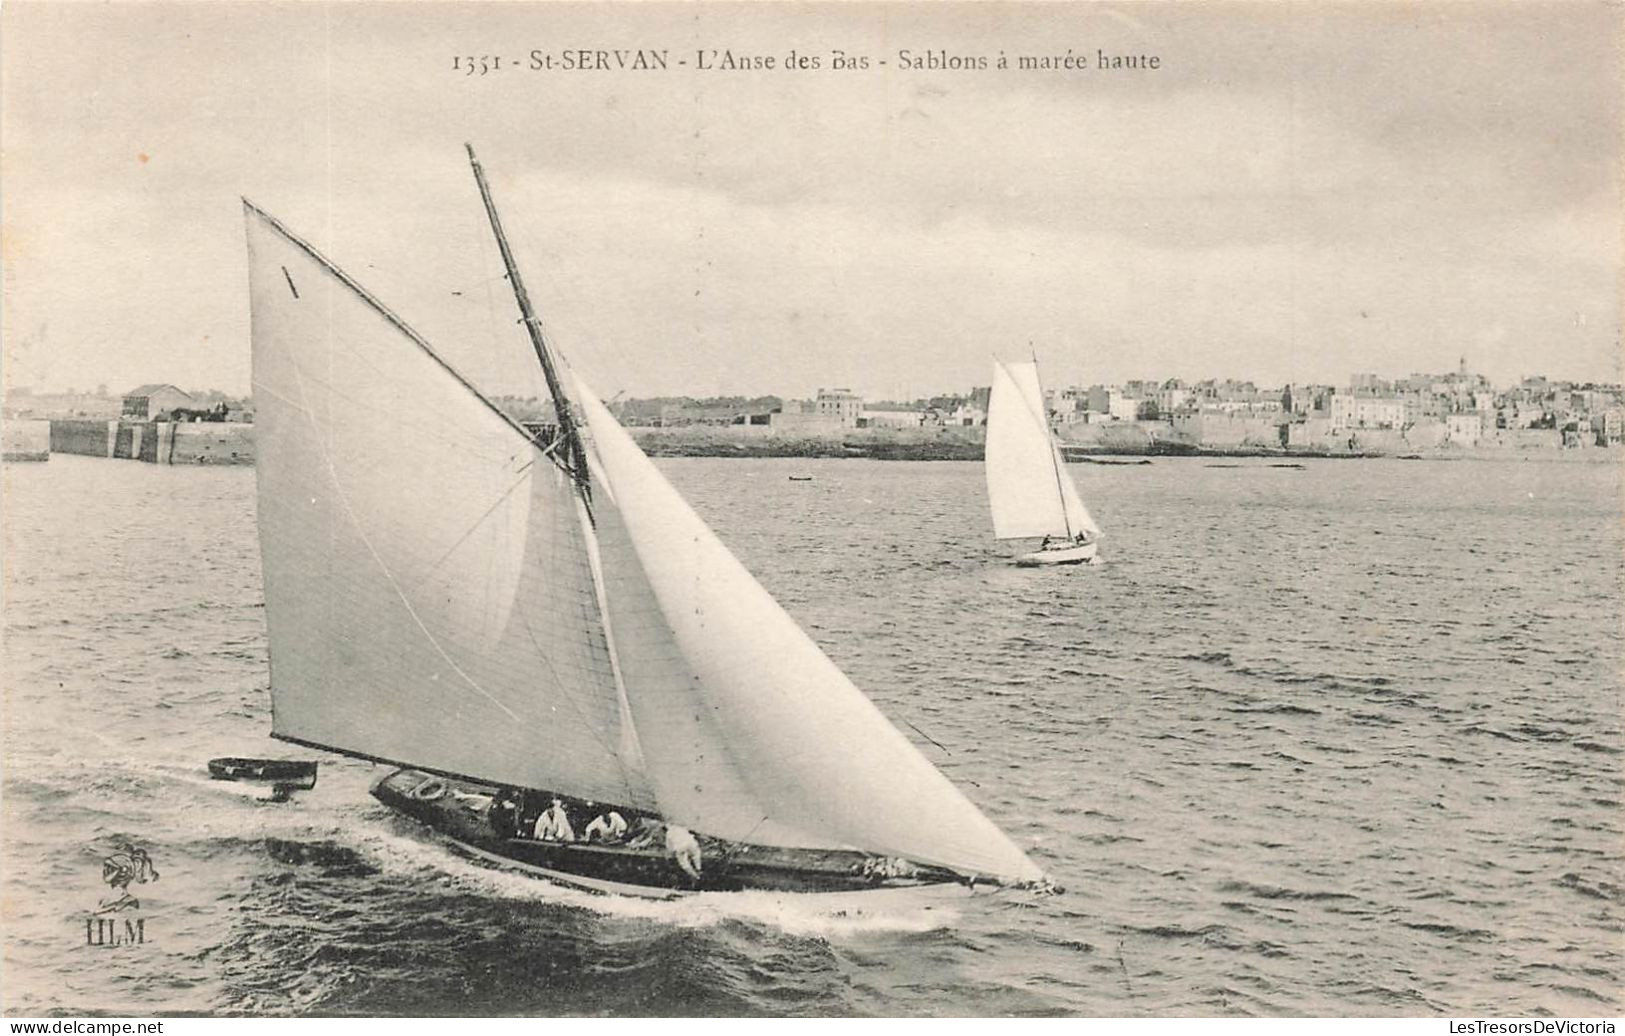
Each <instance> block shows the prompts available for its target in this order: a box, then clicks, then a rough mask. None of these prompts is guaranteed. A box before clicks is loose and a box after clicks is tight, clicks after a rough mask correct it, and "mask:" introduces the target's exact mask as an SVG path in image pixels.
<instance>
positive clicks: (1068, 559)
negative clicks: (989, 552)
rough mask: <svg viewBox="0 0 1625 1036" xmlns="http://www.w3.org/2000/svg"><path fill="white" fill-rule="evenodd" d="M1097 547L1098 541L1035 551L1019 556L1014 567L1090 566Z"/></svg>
mask: <svg viewBox="0 0 1625 1036" xmlns="http://www.w3.org/2000/svg"><path fill="white" fill-rule="evenodd" d="M1099 546H1100V544H1099V542H1098V541H1091V542H1089V543H1083V544H1076V545H1072V546H1065V547H1051V548H1049V549H1047V550H1035V551H1033V552H1032V553H1030V554H1022V555H1019V556H1018V557H1017V558H1016V565H1017V566H1018V567H1020V568H1038V567H1039V566H1041V565H1087V564H1092V563H1093V562H1094V560H1095V551H1096V549H1097V548H1098V547H1099Z"/></svg>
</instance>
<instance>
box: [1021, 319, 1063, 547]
mask: <svg viewBox="0 0 1625 1036" xmlns="http://www.w3.org/2000/svg"><path fill="white" fill-rule="evenodd" d="M1027 347H1028V348H1029V349H1031V348H1032V343H1031V342H1029V343H1027ZM1032 352H1033V372H1034V374H1035V375H1036V374H1037V371H1038V350H1037V349H1033V351H1032ZM1038 420H1039V421H1040V422H1041V423H1042V424H1043V426H1044V437H1045V438H1046V439H1048V440H1049V464H1050V467H1051V468H1052V469H1054V471H1055V496H1056V498H1057V499H1058V500H1060V501H1061V526H1062V527H1063V528H1065V529H1066V537H1067V539H1071V538H1072V517H1071V515H1069V514H1067V513H1066V489H1065V488H1063V487H1062V485H1061V450H1060V448H1059V447H1058V446H1056V445H1055V433H1054V432H1053V431H1052V430H1051V429H1050V426H1049V409H1048V408H1047V407H1045V406H1044V383H1043V381H1039V382H1038Z"/></svg>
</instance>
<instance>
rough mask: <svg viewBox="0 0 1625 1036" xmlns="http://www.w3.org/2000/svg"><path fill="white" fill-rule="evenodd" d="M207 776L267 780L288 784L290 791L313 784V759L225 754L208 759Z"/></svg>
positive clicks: (313, 785) (238, 779) (302, 789)
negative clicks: (249, 757) (247, 757)
mask: <svg viewBox="0 0 1625 1036" xmlns="http://www.w3.org/2000/svg"><path fill="white" fill-rule="evenodd" d="M209 776H210V777H213V778H214V779H215V780H217V781H269V782H271V783H273V784H276V785H278V786H281V785H288V786H289V787H288V789H287V790H289V791H308V790H309V789H311V788H314V787H315V786H316V763H315V761H314V760H310V759H241V758H238V757H236V756H225V757H223V758H220V759H210V760H209Z"/></svg>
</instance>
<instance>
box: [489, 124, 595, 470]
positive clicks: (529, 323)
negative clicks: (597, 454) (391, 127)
mask: <svg viewBox="0 0 1625 1036" xmlns="http://www.w3.org/2000/svg"><path fill="white" fill-rule="evenodd" d="M463 147H465V148H467V149H468V161H469V164H470V165H472V166H473V167H474V180H475V182H476V183H478V184H479V185H480V198H481V199H482V200H483V201H484V202H485V214H486V216H487V217H489V219H490V220H491V232H492V233H493V234H495V235H496V239H497V249H498V250H499V251H501V252H502V265H503V266H504V267H506V268H507V271H508V283H509V284H510V285H512V286H513V295H514V299H515V300H516V301H517V302H518V303H519V316H520V318H521V321H522V322H523V323H524V325H525V333H526V334H528V335H530V344H531V345H532V346H533V347H534V348H535V349H536V358H537V359H538V360H540V361H541V364H542V375H543V376H544V377H546V379H547V391H548V392H549V394H551V395H552V397H553V412H554V413H555V414H556V415H557V419H558V422H559V437H560V438H561V439H563V440H564V442H565V444H566V449H567V450H568V451H569V452H568V455H567V460H566V461H565V466H566V467H567V468H568V469H569V471H570V476H571V477H572V478H573V479H575V483H576V487H577V488H578V489H579V490H580V492H581V495H582V497H583V499H586V500H588V501H591V499H592V486H591V484H590V483H589V482H588V479H587V454H586V451H585V450H584V449H583V448H582V445H581V435H580V434H579V433H578V432H577V430H576V423H575V417H574V416H573V415H572V414H571V412H570V397H569V396H568V395H567V394H566V393H565V391H564V385H563V384H562V383H561V382H560V381H559V372H558V368H557V367H556V366H555V365H554V363H553V354H552V353H551V352H549V351H548V348H547V341H546V340H545V339H544V338H543V337H542V322H541V319H540V318H539V317H537V316H536V311H535V309H534V308H533V307H532V306H531V304H530V295H529V294H528V293H527V292H526V291H525V282H524V281H523V280H521V279H520V277H519V268H518V267H517V266H516V265H514V261H513V250H512V249H510V248H509V247H508V236H507V235H506V234H504V233H503V232H502V219H501V217H499V216H498V215H497V206H496V202H494V201H492V200H491V187H490V185H489V184H487V183H486V182H485V170H484V169H482V168H480V160H479V159H478V158H476V157H474V145H472V144H464V145H463Z"/></svg>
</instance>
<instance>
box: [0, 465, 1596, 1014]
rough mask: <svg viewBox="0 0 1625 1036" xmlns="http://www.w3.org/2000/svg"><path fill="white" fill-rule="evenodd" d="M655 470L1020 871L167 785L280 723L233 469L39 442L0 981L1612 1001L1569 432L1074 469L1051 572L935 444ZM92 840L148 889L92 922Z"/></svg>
mask: <svg viewBox="0 0 1625 1036" xmlns="http://www.w3.org/2000/svg"><path fill="white" fill-rule="evenodd" d="M660 464H661V467H662V469H663V470H664V471H665V472H666V473H667V475H668V476H669V477H670V478H671V479H672V481H673V482H674V483H675V484H676V485H677V486H678V488H679V489H680V490H682V491H683V492H684V494H685V495H686V496H687V497H688V498H689V500H690V501H691V502H692V503H693V504H694V505H695V507H696V508H697V509H698V510H699V511H700V512H701V514H702V515H703V516H704V517H706V519H707V520H708V521H709V522H710V523H711V524H712V526H713V527H714V528H715V529H716V530H717V532H718V533H719V535H720V536H721V537H722V539H723V540H724V541H725V542H727V543H728V544H729V546H730V547H731V548H732V549H733V550H734V551H735V553H737V554H738V555H739V557H740V558H741V559H742V560H743V561H744V562H745V564H746V565H747V566H748V567H750V568H751V570H752V571H754V572H755V573H756V574H757V576H758V578H760V579H761V581H762V582H763V583H764V584H765V585H766V586H767V588H768V589H769V590H770V591H772V592H773V593H774V595H775V596H776V597H777V598H778V599H779V600H780V601H781V602H782V603H783V604H784V606H785V607H786V608H787V609H788V610H789V612H790V613H791V614H792V615H793V616H795V617H796V618H797V619H798V620H799V621H800V622H801V623H802V624H803V625H804V627H805V628H806V629H807V630H808V631H809V633H811V635H812V636H813V638H814V639H815V640H817V641H818V642H819V643H820V644H821V645H822V646H823V647H824V649H825V650H826V651H827V652H828V653H829V654H830V655H831V656H832V657H833V658H834V659H835V661H836V662H837V663H838V664H840V665H841V667H842V668H843V669H845V671H846V672H847V673H848V674H849V675H851V677H852V678H853V680H854V681H855V682H856V683H857V684H858V685H859V686H860V687H862V688H864V689H865V691H866V692H867V693H868V694H869V695H870V696H871V697H872V698H873V699H874V700H875V701H876V702H877V703H878V704H879V706H880V707H881V708H882V709H883V710H884V711H885V712H886V714H887V715H888V716H889V717H890V718H891V719H892V720H893V721H894V722H895V723H896V724H897V725H898V726H899V728H900V729H901V730H903V731H904V733H906V734H907V735H908V736H909V737H910V738H911V739H912V740H914V742H915V743H916V744H917V745H918V746H919V747H920V750H921V751H922V752H924V753H925V754H926V756H927V757H928V758H930V759H931V760H932V761H933V762H934V763H935V764H936V765H937V766H939V767H940V768H941V769H942V770H943V771H944V772H946V773H947V774H948V775H949V776H950V777H951V778H952V779H953V780H954V781H955V782H956V783H957V784H958V785H959V786H960V787H961V788H963V789H964V790H965V792H966V793H967V794H968V795H969V796H970V798H971V799H972V800H973V801H975V802H976V803H977V804H978V805H979V806H980V807H981V808H982V809H983V810H984V811H985V812H986V813H987V814H988V815H989V816H990V817H992V818H993V819H994V820H995V822H997V823H998V824H999V825H1000V826H1001V827H1002V828H1003V829H1004V830H1005V831H1006V832H1008V833H1009V834H1010V836H1011V837H1012V838H1014V839H1015V840H1016V841H1017V842H1019V843H1020V844H1021V845H1022V846H1023V847H1025V848H1026V849H1027V850H1028V851H1029V852H1030V854H1031V855H1032V856H1033V858H1034V859H1035V860H1037V861H1038V862H1039V863H1040V865H1041V866H1043V867H1044V868H1045V869H1046V870H1048V871H1049V872H1050V873H1051V874H1052V876H1053V877H1054V879H1055V880H1056V881H1057V882H1058V883H1059V884H1061V885H1062V886H1064V887H1065V889H1066V891H1065V892H1064V893H1063V894H1061V895H1056V896H1048V897H1038V896H1033V895H1030V894H1024V893H1008V892H999V893H982V894H978V895H975V896H971V897H968V898H966V899H964V900H962V901H960V902H958V903H956V904H954V905H952V906H951V907H936V908H933V909H925V908H923V907H920V908H907V907H905V908H901V909H897V910H895V911H893V912H889V913H888V912H881V913H878V914H874V913H866V914H852V913H840V912H833V911H831V912H823V911H820V910H818V909H815V908H802V907H796V906H790V907H786V906H785V905H784V904H783V902H782V901H781V900H778V899H776V898H774V897H765V896H762V897H758V896H750V895H746V896H738V897H730V896H702V897H696V898H694V899H691V900H684V901H678V902H645V901H637V900H628V899H618V898H613V897H600V896H594V895H589V894H585V893H581V892H575V891H570V890H566V889H561V888H558V887H555V886H552V885H549V884H548V883H546V882H542V881H538V880H536V879H533V878H530V877H526V876H522V875H518V874H514V873H510V872H505V871H501V870H494V869H491V868H489V867H487V866H485V865H483V864H480V863H477V862H474V861H471V860H468V859H465V858H463V857H461V856H459V855H457V854H455V853H454V852H452V851H451V850H450V849H449V848H448V847H447V846H446V844H445V843H443V842H442V841H440V840H439V839H438V838H436V837H435V836H434V835H432V834H430V833H428V832H426V831H424V830H423V829H422V828H420V827H418V826H417V825H415V824H413V823H412V822H410V821H407V820H404V819H402V818H400V817H398V816H395V815H393V814H392V813H391V812H390V811H388V810H386V809H385V808H383V807H382V806H380V805H379V804H378V803H376V802H375V801H374V800H372V799H371V798H370V797H369V796H368V794H367V787H368V784H369V782H370V781H372V780H373V779H375V778H376V777H377V776H380V775H381V774H382V773H383V772H385V771H384V770H383V768H381V767H374V766H372V765H370V764H367V763H363V762H357V761H353V760H346V759H333V758H328V757H325V756H322V757H321V758H322V760H323V763H322V772H321V778H320V781H319V783H318V784H317V786H316V788H315V789H314V790H312V791H310V792H306V793H301V794H299V795H298V796H296V798H295V800H294V801H293V802H291V803H285V804H278V803H271V802H265V801H261V800H260V798H259V796H261V795H263V792H262V791H259V790H257V789H252V788H247V787H245V786H242V785H235V784H231V783H226V782H216V781H211V780H209V778H208V776H207V773H206V771H205V769H204V764H205V762H206V761H207V760H208V759H209V758H211V757H213V756H219V755H257V754H270V755H284V756H297V757H308V756H311V755H319V754H317V753H310V752H306V751H303V750H299V749H296V748H293V747H292V746H287V745H282V744H279V743H275V742H270V741H268V740H267V739H266V733H267V730H268V728H269V718H270V705H269V701H268V698H267V685H268V682H269V677H268V669H267V659H266V653H265V629H264V609H263V604H262V600H261V591H260V570H259V556H258V551H257V547H256V544H255V537H254V486H253V472H252V470H249V469H232V468H171V467H162V466H152V465H146V464H140V463H135V462H128V461H109V460H101V459H94V458H82V457H73V456H61V455H58V456H53V457H52V458H51V460H50V462H49V463H46V464H34V465H8V466H6V468H5V469H4V474H3V477H4V491H5V497H4V511H5V530H4V531H5V554H4V561H5V593H6V600H5V642H4V705H5V713H4V724H5V726H4V750H5V755H4V762H5V768H4V786H3V793H4V798H3V827H0V838H3V844H0V871H3V877H0V882H3V888H0V891H3V918H4V973H5V977H6V981H5V988H4V991H3V993H0V996H3V998H4V999H3V1007H4V1009H5V1010H6V1011H7V1012H8V1013H11V1014H42V1013H58V1012H61V1013H75V1014H85V1013H92V1012H117V1013H128V1014H155V1013H199V1012H203V1013H247V1014H262V1013H263V1014H302V1013H314V1014H324V1015H332V1014H412V1015H418V1014H474V1015H481V1014H679V1015H694V1014H699V1015H711V1014H726V1015H827V1014H854V1015H892V1014H899V1015H920V1014H928V1015H959V1014H977V1015H980V1014H1073V1013H1075V1014H1104V1015H1158V1014H1181V1015H1189V1014H1197V1015H1282V1014H1355V1015H1365V1014H1381V1015H1389V1014H1439V1013H1450V1014H1476V1015H1485V1014H1493V1015H1527V1014H1559V1015H1595V1014H1615V1013H1618V1012H1619V1011H1620V1010H1621V1009H1622V998H1621V993H1620V987H1621V976H1622V959H1621V957H1622V952H1625V939H1622V934H1621V933H1622V927H1621V922H1622V916H1625V915H1622V908H1625V866H1622V863H1621V859H1620V850H1621V845H1622V842H1621V811H1620V800H1621V795H1622V788H1621V784H1622V772H1621V754H1620V753H1621V750H1622V748H1625V739H1622V736H1621V708H1620V705H1621V700H1620V691H1621V663H1622V661H1625V651H1622V630H1621V610H1620V603H1621V600H1622V568H1625V542H1622V540H1625V535H1622V521H1621V519H1622V511H1621V477H1620V473H1621V468H1620V466H1619V464H1618V463H1617V462H1615V461H1614V460H1613V459H1612V458H1611V457H1609V456H1608V455H1606V454H1602V453H1601V452H1600V451H1593V452H1592V453H1591V454H1590V456H1589V457H1587V458H1585V459H1573V458H1570V457H1558V456H1556V455H1552V454H1546V455H1543V456H1539V457H1534V456H1530V457H1524V456H1512V457H1509V458H1507V459H1504V460H1498V461H1478V460H1462V461H1411V462H1407V461H1400V460H1321V461H1314V460H1309V461H1303V462H1302V466H1301V467H1277V466H1272V465H1271V464H1270V462H1267V461H1262V460H1259V461H1253V460H1247V461H1239V462H1238V461H1226V462H1223V465H1224V466H1220V465H1219V462H1213V461H1204V460H1201V459H1195V458H1184V459H1160V458H1159V459H1158V460H1156V462H1155V463H1153V464H1150V465H1143V466H1101V465H1090V464H1075V465H1072V466H1071V468H1070V470H1071V473H1072V475H1073V476H1074V477H1075V479H1076V480H1077V482H1078V483H1079V486H1080V489H1081V491H1082V493H1083V496H1084V498H1085V499H1086V500H1087V501H1088V502H1089V504H1090V506H1091V508H1092V509H1093V511H1094V513H1095V516H1096V518H1097V520H1098V521H1099V523H1100V525H1101V526H1102V528H1103V529H1104V530H1105V537H1104V539H1103V541H1102V546H1101V557H1102V559H1103V563H1102V564H1099V565H1096V566H1091V567H1084V568H1066V569H1017V568H1015V567H1013V566H1011V565H1010V564H1009V563H1008V558H1009V556H1010V554H1011V553H1012V550H1010V549H1007V548H1004V547H1001V546H999V545H997V544H995V543H993V542H992V541H991V539H990V533H989V528H988V519H987V513H986V499H985V494H984V490H983V485H982V473H981V470H980V466H979V465H975V464H959V463H907V462H889V463H888V462H870V461H862V460H832V461H800V460H798V461H788V460H786V461H778V460H734V459H716V460H712V459H691V460H669V461H662V462H660ZM792 474H794V475H797V476H802V475H812V476H813V478H812V480H811V481H800V480H798V481H791V480H790V479H789V477H788V476H790V475H792ZM537 750H538V751H545V750H546V741H545V732H539V733H538V741H537ZM124 846H129V847H131V848H138V849H141V850H144V851H145V852H146V853H147V854H148V856H149V858H150V860H151V863H152V867H153V869H154V870H155V871H156V875H157V876H156V880H147V881H144V882H143V881H139V880H133V881H132V882H131V884H130V885H129V891H130V893H131V895H133V896H135V897H136V898H137V899H138V900H139V906H138V907H134V908H130V907H126V908H125V909H122V910H118V911H113V912H110V913H107V914H101V915H99V914H97V910H98V906H99V904H100V903H102V902H104V901H106V900H108V899H109V898H110V897H111V896H113V895H114V894H115V893H114V890H113V889H111V887H110V886H109V885H108V884H107V883H106V882H105V881H104V860H106V859H108V858H109V857H110V856H113V855H114V854H116V853H117V852H118V851H119V850H120V848H121V847H124ZM97 917H107V918H113V919H115V921H114V923H112V924H111V925H109V926H106V927H100V928H99V927H97V926H96V925H95V924H94V920H93V919H95V918H97ZM133 918H139V919H140V921H141V925H140V927H139V929H137V928H135V926H134V925H129V926H126V925H125V922H126V921H128V920H130V919H133ZM109 929H110V930H111V931H110V933H109Z"/></svg>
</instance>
